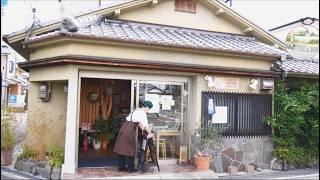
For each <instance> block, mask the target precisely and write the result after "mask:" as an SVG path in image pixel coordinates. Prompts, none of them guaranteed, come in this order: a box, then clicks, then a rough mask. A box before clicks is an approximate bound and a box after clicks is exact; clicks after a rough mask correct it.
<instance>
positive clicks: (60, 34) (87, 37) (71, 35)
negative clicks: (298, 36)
mask: <svg viewBox="0 0 320 180" xmlns="http://www.w3.org/2000/svg"><path fill="white" fill-rule="evenodd" d="M56 38H70V39H84V40H98V41H108V42H116V43H126V44H133V45H137V44H138V45H147V46H148V45H149V46H150V45H154V46H159V47H164V48H179V49H186V50H199V51H207V52H214V53H223V54H226V55H229V56H250V57H260V58H268V59H272V60H278V59H280V58H281V56H280V55H271V54H262V53H249V52H239V51H237V52H236V51H230V50H223V49H212V48H206V47H199V46H198V47H197V46H194V47H192V46H186V45H176V44H169V43H166V44H164V43H158V42H145V41H138V40H131V39H119V38H110V37H99V36H95V35H83V34H75V33H70V32H57V33H53V34H52V35H48V36H43V37H39V38H36V39H31V40H27V41H26V42H25V44H29V45H30V46H32V44H36V43H41V42H44V41H47V40H52V39H56Z"/></svg>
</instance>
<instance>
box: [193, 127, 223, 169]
mask: <svg viewBox="0 0 320 180" xmlns="http://www.w3.org/2000/svg"><path fill="white" fill-rule="evenodd" d="M197 127H198V128H196V129H194V130H193V134H192V136H191V140H192V141H191V142H192V143H191V148H192V150H193V152H194V160H195V164H196V166H197V169H198V170H208V169H209V166H210V162H211V161H212V152H213V151H215V150H217V149H219V148H220V147H221V141H222V132H223V128H220V127H215V126H213V125H208V126H207V127H201V126H197Z"/></svg>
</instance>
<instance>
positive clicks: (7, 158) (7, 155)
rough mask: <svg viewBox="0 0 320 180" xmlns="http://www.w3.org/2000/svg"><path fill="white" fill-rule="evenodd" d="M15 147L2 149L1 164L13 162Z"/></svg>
mask: <svg viewBox="0 0 320 180" xmlns="http://www.w3.org/2000/svg"><path fill="white" fill-rule="evenodd" d="M12 152H13V149H9V150H1V166H6V165H10V164H11V163H12Z"/></svg>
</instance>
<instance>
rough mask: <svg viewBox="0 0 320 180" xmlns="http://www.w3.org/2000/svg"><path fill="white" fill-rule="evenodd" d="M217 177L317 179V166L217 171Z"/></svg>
mask: <svg viewBox="0 0 320 180" xmlns="http://www.w3.org/2000/svg"><path fill="white" fill-rule="evenodd" d="M218 176H219V179H319V168H306V169H295V170H289V171H275V170H264V171H262V172H257V171H256V172H254V173H245V172H238V174H236V175H231V174H228V173H218Z"/></svg>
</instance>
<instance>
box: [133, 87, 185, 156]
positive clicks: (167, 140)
mask: <svg viewBox="0 0 320 180" xmlns="http://www.w3.org/2000/svg"><path fill="white" fill-rule="evenodd" d="M138 84H139V86H138V87H137V91H138V92H139V100H138V101H139V103H140V107H141V104H142V103H143V102H144V101H146V100H148V101H151V102H152V103H153V108H152V109H150V111H149V112H148V114H147V116H148V121H149V124H150V126H151V127H152V129H153V132H154V134H155V137H154V141H155V142H154V144H155V145H156V151H157V152H156V153H157V156H158V159H159V160H162V159H172V158H173V159H176V158H179V147H180V145H181V144H185V143H184V142H182V141H184V140H185V138H184V137H182V135H183V133H182V132H183V122H184V115H185V114H186V113H185V111H186V107H187V103H186V102H187V101H186V100H185V99H184V98H187V97H188V96H184V95H185V86H186V85H187V83H176V82H161V81H155V82H153V81H140V82H139V83H138Z"/></svg>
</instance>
